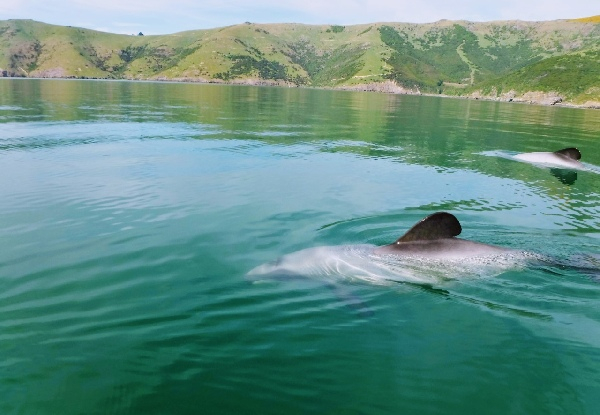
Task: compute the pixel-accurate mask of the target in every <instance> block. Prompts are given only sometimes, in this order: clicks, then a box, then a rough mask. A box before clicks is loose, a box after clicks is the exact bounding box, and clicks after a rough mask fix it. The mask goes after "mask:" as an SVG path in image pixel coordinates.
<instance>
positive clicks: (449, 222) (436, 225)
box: [396, 212, 462, 243]
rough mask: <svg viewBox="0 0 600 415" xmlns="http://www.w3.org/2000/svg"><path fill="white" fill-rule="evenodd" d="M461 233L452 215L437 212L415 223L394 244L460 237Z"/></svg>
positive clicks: (458, 223)
mask: <svg viewBox="0 0 600 415" xmlns="http://www.w3.org/2000/svg"><path fill="white" fill-rule="evenodd" d="M461 231H462V227H461V226H460V222H459V221H458V219H456V217H455V216H454V215H452V214H451V213H447V212H437V213H434V214H432V215H429V216H427V217H426V218H424V219H421V220H420V221H419V222H417V223H416V224H415V225H414V226H413V227H412V228H410V229H409V230H408V232H406V233H405V234H404V235H402V236H401V237H400V238H399V239H398V240H397V241H396V243H400V242H415V241H431V240H434V239H444V238H452V237H454V236H457V235H460V232H461Z"/></svg>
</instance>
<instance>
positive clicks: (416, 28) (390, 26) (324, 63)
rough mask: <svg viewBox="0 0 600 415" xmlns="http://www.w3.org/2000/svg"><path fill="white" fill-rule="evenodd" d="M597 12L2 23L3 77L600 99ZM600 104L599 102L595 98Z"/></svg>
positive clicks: (0, 68) (0, 58) (0, 53)
mask: <svg viewBox="0 0 600 415" xmlns="http://www.w3.org/2000/svg"><path fill="white" fill-rule="evenodd" d="M599 20H600V19H597V18H595V17H594V18H585V19H577V20H557V21H549V22H522V21H499V22H486V23H473V22H466V21H454V22H452V21H445V20H444V21H439V22H436V23H430V24H408V23H377V24H370V25H355V26H329V25H323V26H315V25H301V24H253V23H245V24H240V25H235V26H228V27H222V28H215V29H210V30H196V31H187V32H181V33H175V34H170V35H161V36H128V35H117V34H110V33H103V32H98V31H94V30H89V29H83V28H76V27H64V26H54V25H49V24H45V23H40V22H35V21H31V20H5V21H0V75H2V76H22V77H63V78H109V79H154V80H180V81H181V80H186V81H197V82H228V83H252V84H276V85H306V86H315V87H333V88H353V89H365V90H383V91H393V92H404V93H429V94H447V95H467V96H485V97H492V98H493V97H502V98H505V97H508V96H510V99H514V98H518V97H519V95H524V94H526V93H528V92H532V91H535V92H538V93H541V94H554V95H557V96H560V98H561V99H562V100H563V102H571V103H575V104H581V103H584V102H600V77H599V76H598V70H597V69H596V68H598V67H599V66H598V63H599V62H598V60H599V45H600V23H599ZM599 105H600V104H599Z"/></svg>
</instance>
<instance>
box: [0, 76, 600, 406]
mask: <svg viewBox="0 0 600 415" xmlns="http://www.w3.org/2000/svg"><path fill="white" fill-rule="evenodd" d="M599 144H600V111H598V110H590V109H572V108H558V107H544V106H533V105H526V104H517V103H497V102H481V101H474V100H461V99H447V98H437V97H419V96H403V95H386V94H376V93H362V92H343V91H324V90H313V89H296V88H289V89H288V88H270V87H245V86H220V85H199V84H183V83H181V84H176V83H150V82H120V81H75V80H24V79H23V80H21V79H3V80H0V414H4V415H6V414H61V415H62V414H287V415H292V414H369V415H371V414H372V415H376V414H460V415H465V414H502V415H508V414H528V415H533V414H543V415H548V414H569V415H577V414H599V413H600V249H599V248H600V174H598V171H600V170H598V167H597V166H600V149H599ZM564 147H577V148H578V149H579V150H580V151H581V153H582V155H583V157H582V161H583V162H584V163H585V166H586V169H584V170H580V171H565V170H560V169H550V168H544V167H539V166H535V165H532V164H527V163H522V162H518V161H516V160H514V159H511V155H514V154H517V153H520V152H531V151H554V150H559V149H562V148H564ZM438 211H446V212H450V213H452V214H454V215H455V216H456V217H457V218H458V219H459V220H460V222H461V224H462V229H463V231H462V234H461V237H462V238H464V239H469V240H473V241H479V242H483V243H486V244H494V245H499V246H502V247H506V248H512V249H515V250H518V251H521V250H524V251H527V252H531V253H534V254H535V255H536V258H543V260H541V261H539V262H538V261H532V262H531V263H527V264H525V265H523V264H520V265H519V266H514V267H510V266H508V267H506V268H503V269H501V270H498V271H497V272H493V273H489V272H483V270H484V269H485V265H488V264H483V263H482V264H480V265H481V268H478V267H474V268H473V267H471V268H469V270H468V271H469V272H462V271H461V268H460V267H456V264H450V265H444V264H441V265H440V266H439V267H438V268H436V269H435V273H436V276H435V278H430V277H431V276H432V275H430V274H429V273H430V272H432V273H433V271H432V270H431V269H430V268H427V267H425V268H424V269H422V270H421V271H420V272H419V271H418V270H417V271H416V272H417V273H418V275H419V276H420V277H421V278H422V281H421V282H419V281H417V282H416V283H415V282H410V281H406V282H405V281H403V280H402V275H403V274H402V272H403V271H402V270H401V269H398V270H397V271H398V274H399V275H400V277H399V280H398V281H375V280H370V279H362V278H360V275H358V274H360V272H358V273H357V275H353V276H348V275H337V277H339V278H338V279H339V281H336V278H332V276H331V275H329V274H327V273H326V272H325V271H324V270H323V272H322V274H323V275H319V272H316V273H313V274H312V275H306V276H304V275H301V274H302V273H301V272H299V273H297V274H296V275H290V278H273V279H268V278H266V279H265V280H260V279H259V280H257V279H254V278H249V277H248V272H249V271H250V270H252V269H253V268H255V267H257V266H260V265H261V264H263V263H268V262H269V261H273V260H276V259H277V258H279V257H280V256H282V255H284V254H289V253H292V252H295V251H299V250H303V249H306V248H311V247H318V246H337V245H350V246H355V245H356V246H362V245H363V244H368V245H385V244H389V243H391V242H393V241H395V240H396V239H397V238H398V237H399V236H401V235H402V234H403V233H404V232H405V231H406V230H407V229H409V228H410V227H411V226H412V225H413V224H415V223H416V222H417V221H419V220H420V219H422V218H423V217H425V216H427V215H429V214H431V213H434V212H438ZM362 260H364V262H365V263H368V262H369V261H370V258H369V257H365V258H362ZM305 265H306V264H305ZM309 265H314V266H315V267H317V269H318V267H319V264H318V263H316V264H309ZM479 269H481V270H482V272H481V273H480V272H479V271H478V270H479ZM413 271H414V270H413ZM325 274H327V275H325ZM321 277H323V278H321ZM345 277H348V278H345ZM350 277H353V278H350ZM354 277H356V278H354ZM340 293H342V294H340Z"/></svg>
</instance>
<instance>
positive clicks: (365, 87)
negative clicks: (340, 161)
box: [0, 76, 600, 109]
mask: <svg viewBox="0 0 600 415" xmlns="http://www.w3.org/2000/svg"><path fill="white" fill-rule="evenodd" d="M0 79H49V80H51V79H62V80H82V81H83V80H100V81H132V82H176V83H195V84H216V85H238V86H265V87H283V88H308V89H322V90H332V91H353V92H375V93H382V94H397V95H418V96H429V97H439V98H455V99H471V100H475V101H494V102H505V103H520V104H529V105H541V106H556V107H563V108H580V109H600V102H599V101H587V102H585V103H583V104H575V103H572V102H568V101H565V99H564V97H562V96H561V95H560V94H559V93H557V92H543V91H527V92H525V93H521V94H519V93H517V92H516V91H512V90H511V91H509V92H507V93H503V94H496V95H486V94H483V93H481V91H475V92H472V93H470V94H465V95H450V94H443V93H441V94H433V93H426V92H421V91H420V90H419V89H418V88H415V89H413V88H405V87H403V86H401V85H398V84H396V83H395V82H393V81H389V80H387V81H383V82H369V83H365V84H356V85H341V86H336V87H322V86H307V85H298V84H294V83H291V82H287V81H275V80H269V79H257V78H243V79H234V80H231V81H224V80H222V79H206V78H192V77H180V78H166V77H152V78H133V77H126V78H88V77H73V76H37V77H36V76H33V77H29V76H28V77H0Z"/></svg>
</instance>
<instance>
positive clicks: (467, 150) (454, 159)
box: [0, 80, 600, 205]
mask: <svg viewBox="0 0 600 415" xmlns="http://www.w3.org/2000/svg"><path fill="white" fill-rule="evenodd" d="M0 96H2V97H3V98H2V101H1V102H0V105H1V106H2V108H6V109H4V110H2V112H1V113H0V117H1V118H0V122H7V121H9V122H18V120H19V117H22V116H26V115H31V114H30V113H31V111H35V112H36V114H37V115H36V116H37V117H38V118H39V120H40V121H43V122H49V121H50V122H53V121H60V122H65V121H66V122H76V123H77V125H81V124H82V123H88V122H91V123H99V125H102V124H103V123H108V124H106V125H107V127H106V128H115V129H123V128H139V129H140V131H139V135H140V138H153V137H154V138H165V136H166V138H179V139H181V138H183V139H190V138H194V139H208V138H210V139H239V140H252V141H253V140H257V141H258V142H261V143H264V144H270V145H284V146H288V145H296V144H299V143H305V144H307V145H308V146H309V150H310V149H312V150H314V151H321V152H325V153H347V154H353V155H358V156H361V157H368V158H371V159H374V160H377V159H386V160H390V161H393V162H399V163H406V164H409V165H410V164H415V165H422V166H428V167H431V168H433V169H436V170H437V171H443V172H445V173H447V174H457V179H458V176H460V175H461V174H463V173H461V172H476V173H479V174H484V175H488V176H495V177H498V178H505V179H512V180H521V181H523V182H525V183H528V184H529V185H530V187H531V189H532V191H536V192H537V191H539V192H540V193H544V194H547V195H549V196H550V197H553V198H556V199H557V200H564V201H569V203H570V204H575V205H576V204H577V203H578V202H577V201H578V200H582V203H583V202H585V201H587V200H588V198H589V197H590V196H589V195H592V194H598V193H600V189H599V188H598V185H597V184H596V182H597V181H596V180H589V179H588V178H589V177H591V175H592V174H593V173H589V172H581V173H579V175H578V176H575V175H573V174H572V173H569V172H558V171H552V172H550V171H548V170H544V169H538V168H535V167H532V166H530V165H526V164H522V163H515V162H511V161H509V160H505V159H501V158H494V157H486V156H482V155H479V154H477V153H480V152H482V151H489V150H496V149H504V150H507V151H515V152H525V151H540V150H541V151H544V150H553V149H556V148H562V147H565V146H575V147H578V148H579V149H580V150H581V152H582V154H583V158H582V161H585V162H587V163H591V164H595V165H600V154H598V153H597V152H595V151H593V149H594V144H595V142H594V141H593V140H594V139H595V137H596V136H597V132H598V131H600V120H599V118H598V116H597V113H596V112H595V111H592V110H578V109H566V108H553V107H540V106H528V105H521V104H504V103H494V102H478V101H471V100H459V99H441V98H434V97H414V96H400V95H383V94H371V93H355V92H339V91H323V90H310V89H295V88H294V89H284V88H268V87H240V86H214V85H198V84H169V83H133V82H103V81H49V80H12V81H5V82H1V83H0ZM21 100H25V103H26V105H23V101H21ZM21 105H23V106H26V107H27V108H28V109H26V110H24V109H21ZM29 108H33V110H32V109H29ZM165 122H166V123H169V124H170V125H171V126H172V127H173V128H169V129H167V131H162V132H159V133H160V134H155V132H154V131H153V129H152V128H146V127H148V125H149V124H150V125H151V124H152V123H163V124H164V123H165ZM110 123H114V124H110ZM176 125H179V126H176ZM111 126H112V127H111ZM136 126H138V127H136ZM78 128H80V127H78ZM82 128H85V127H82ZM101 128H102V127H101ZM161 134H162V135H161ZM109 135H110V134H109ZM112 136H113V137H114V139H116V140H118V139H119V138H118V137H119V131H114V132H113V134H112ZM72 139H73V142H74V143H77V136H76V135H74V136H73V137H72ZM13 144H14V143H13ZM552 174H554V176H553V175H552ZM555 176H556V177H555ZM557 178H558V180H557ZM397 179H398V183H399V185H401V184H402V181H405V180H417V181H418V180H419V178H418V177H398V178H397ZM575 179H577V180H576V181H575ZM426 185H427V184H426V183H424V186H425V187H426ZM464 185H465V186H468V185H469V184H468V182H465V183H464ZM567 185H571V186H570V187H569V186H567ZM489 191H490V192H494V189H489Z"/></svg>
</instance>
